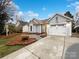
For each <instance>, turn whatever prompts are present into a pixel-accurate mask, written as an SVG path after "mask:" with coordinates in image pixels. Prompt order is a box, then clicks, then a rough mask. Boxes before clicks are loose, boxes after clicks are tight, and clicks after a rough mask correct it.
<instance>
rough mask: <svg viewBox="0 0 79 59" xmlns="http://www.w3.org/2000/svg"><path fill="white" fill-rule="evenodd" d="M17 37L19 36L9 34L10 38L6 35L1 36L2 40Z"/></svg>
mask: <svg viewBox="0 0 79 59" xmlns="http://www.w3.org/2000/svg"><path fill="white" fill-rule="evenodd" d="M16 35H17V33H14V34H9V35H8V36H6V35H0V38H5V39H8V38H12V37H14V36H16Z"/></svg>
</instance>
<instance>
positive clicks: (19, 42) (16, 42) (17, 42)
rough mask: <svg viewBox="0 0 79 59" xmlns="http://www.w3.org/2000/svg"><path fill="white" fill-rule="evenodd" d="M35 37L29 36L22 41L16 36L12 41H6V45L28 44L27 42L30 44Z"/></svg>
mask: <svg viewBox="0 0 79 59" xmlns="http://www.w3.org/2000/svg"><path fill="white" fill-rule="evenodd" d="M35 41H36V39H35V38H29V39H28V40H25V41H22V39H21V38H17V39H16V40H14V41H10V42H7V44H6V45H8V46H14V45H28V44H31V43H33V42H35Z"/></svg>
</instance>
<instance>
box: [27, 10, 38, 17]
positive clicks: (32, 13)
mask: <svg viewBox="0 0 79 59" xmlns="http://www.w3.org/2000/svg"><path fill="white" fill-rule="evenodd" d="M26 15H27V16H29V17H38V16H39V14H38V13H35V12H33V11H28V12H26Z"/></svg>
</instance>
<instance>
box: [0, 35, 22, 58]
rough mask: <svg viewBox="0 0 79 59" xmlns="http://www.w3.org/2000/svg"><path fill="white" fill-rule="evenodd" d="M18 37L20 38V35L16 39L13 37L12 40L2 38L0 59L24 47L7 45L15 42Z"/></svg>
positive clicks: (0, 39)
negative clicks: (12, 41)
mask: <svg viewBox="0 0 79 59" xmlns="http://www.w3.org/2000/svg"><path fill="white" fill-rule="evenodd" d="M16 37H18V35H16V36H15V37H12V38H8V39H5V38H0V58H2V57H4V56H6V55H8V54H10V53H12V52H14V51H16V50H18V49H20V48H22V47H23V46H22V45H15V46H7V45H6V43H7V42H9V41H11V40H14V39H15V38H16Z"/></svg>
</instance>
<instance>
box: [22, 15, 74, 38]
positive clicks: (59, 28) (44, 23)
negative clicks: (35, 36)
mask: <svg viewBox="0 0 79 59" xmlns="http://www.w3.org/2000/svg"><path fill="white" fill-rule="evenodd" d="M72 20H73V19H71V18H69V17H67V16H64V15H60V14H55V15H54V16H53V17H51V18H49V19H45V20H37V19H35V18H34V19H33V20H31V21H30V22H29V25H27V24H26V25H25V26H23V32H29V33H46V34H47V35H59V36H71V35H72Z"/></svg>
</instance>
